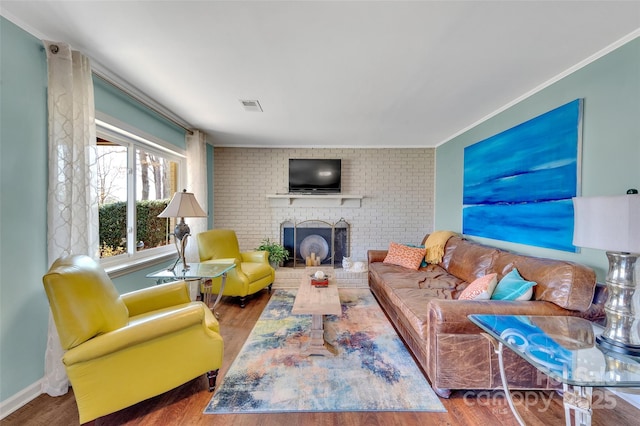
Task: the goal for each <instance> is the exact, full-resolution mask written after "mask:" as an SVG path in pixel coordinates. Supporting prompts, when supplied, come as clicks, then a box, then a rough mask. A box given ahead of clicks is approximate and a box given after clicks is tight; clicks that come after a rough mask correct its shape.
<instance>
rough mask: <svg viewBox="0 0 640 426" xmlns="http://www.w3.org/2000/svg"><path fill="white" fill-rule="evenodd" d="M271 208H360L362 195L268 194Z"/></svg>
mask: <svg viewBox="0 0 640 426" xmlns="http://www.w3.org/2000/svg"><path fill="white" fill-rule="evenodd" d="M267 198H268V199H269V203H270V204H271V207H356V208H357V207H360V206H361V204H362V199H363V198H364V196H363V195H348V194H269V195H267Z"/></svg>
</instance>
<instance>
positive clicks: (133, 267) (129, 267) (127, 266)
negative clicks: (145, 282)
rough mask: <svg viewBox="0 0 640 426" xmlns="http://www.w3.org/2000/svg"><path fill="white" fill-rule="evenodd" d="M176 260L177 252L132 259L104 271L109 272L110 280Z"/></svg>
mask: <svg viewBox="0 0 640 426" xmlns="http://www.w3.org/2000/svg"><path fill="white" fill-rule="evenodd" d="M175 259H176V253H175V251H174V252H167V253H162V254H158V255H155V256H149V257H142V258H136V259H131V260H129V261H126V262H121V263H118V264H116V265H109V266H105V267H104V270H105V271H106V272H107V275H109V278H118V277H122V276H124V275H128V274H131V273H133V272H137V271H141V270H143V269H146V268H150V267H152V266H156V265H160V264H163V263H166V262H169V261H170V260H175Z"/></svg>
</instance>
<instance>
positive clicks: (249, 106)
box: [240, 99, 262, 112]
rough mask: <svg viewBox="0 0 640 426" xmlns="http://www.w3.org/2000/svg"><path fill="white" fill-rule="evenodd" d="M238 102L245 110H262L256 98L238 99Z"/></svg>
mask: <svg viewBox="0 0 640 426" xmlns="http://www.w3.org/2000/svg"><path fill="white" fill-rule="evenodd" d="M240 103H241V104H242V107H243V108H244V110H245V111H252V112H262V107H261V106H260V102H258V101H257V100H248V99H240Z"/></svg>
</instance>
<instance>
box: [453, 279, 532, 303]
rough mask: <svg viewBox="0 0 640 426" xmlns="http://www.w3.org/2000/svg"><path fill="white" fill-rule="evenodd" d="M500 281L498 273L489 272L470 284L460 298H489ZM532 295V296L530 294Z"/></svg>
mask: <svg viewBox="0 0 640 426" xmlns="http://www.w3.org/2000/svg"><path fill="white" fill-rule="evenodd" d="M497 283H498V274H496V273H493V274H488V275H485V276H484V277H480V278H476V280H475V281H474V282H472V283H471V284H469V286H468V287H467V288H465V289H464V290H463V291H462V293H460V297H458V299H460V300H489V299H491V295H492V294H493V291H494V290H495V288H496V284H497ZM529 297H531V296H529Z"/></svg>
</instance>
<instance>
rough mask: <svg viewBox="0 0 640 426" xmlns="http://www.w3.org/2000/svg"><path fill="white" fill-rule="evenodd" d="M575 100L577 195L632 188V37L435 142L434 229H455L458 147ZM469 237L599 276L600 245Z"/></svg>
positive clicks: (635, 89)
mask: <svg viewBox="0 0 640 426" xmlns="http://www.w3.org/2000/svg"><path fill="white" fill-rule="evenodd" d="M497 84H499V82H498V83H497ZM576 98H584V115H583V140H582V143H583V145H582V155H583V157H582V195H584V196H593V195H619V194H624V193H625V192H626V191H627V189H629V188H637V189H640V167H639V164H640V39H635V40H634V41H631V42H629V43H627V44H625V45H623V46H622V47H620V48H618V49H616V50H614V51H612V52H611V53H609V54H607V55H605V56H604V57H602V58H600V59H598V60H596V61H594V62H592V63H591V64H589V65H587V66H585V67H583V68H581V69H580V70H578V71H576V72H575V73H572V74H570V75H569V76H567V77H565V78H563V79H561V80H560V81H558V82H556V83H554V84H552V85H551V86H549V87H547V88H545V89H544V90H542V91H540V92H538V93H536V94H535V95H533V96H531V97H529V98H527V99H525V100H523V101H522V102H519V103H518V104H516V105H514V106H513V107H511V108H509V109H507V110H506V111H504V112H502V113H500V114H499V115H497V116H495V117H493V118H491V119H489V120H487V121H485V122H483V123H482V124H480V125H478V126H476V127H474V128H472V129H470V130H468V131H467V132H465V133H464V134H462V135H460V136H458V137H456V138H454V139H452V140H451V141H449V142H447V143H445V144H443V145H441V146H440V147H438V148H437V149H436V214H435V229H449V230H454V231H457V232H461V230H462V184H463V159H464V148H465V147H466V146H469V145H472V144H474V143H476V142H478V141H481V140H483V139H485V138H487V137H489V136H492V135H494V134H496V133H499V132H501V131H503V130H506V129H509V128H511V127H513V126H515V125H518V124H520V123H522V122H524V121H526V120H528V119H530V118H533V117H535V116H538V115H540V114H542V113H544V112H547V111H549V110H551V109H553V108H556V107H558V106H560V105H563V104H565V103H566V102H569V101H572V100H574V99H576ZM502 155H509V153H508V152H505V153H502ZM487 167H491V164H487ZM469 238H471V239H474V240H477V241H481V242H484V243H487V244H491V245H495V246H499V247H503V248H506V249H510V250H513V251H516V252H520V253H525V254H531V255H534V256H544V257H552V258H557V259H564V260H572V261H576V262H580V263H583V264H586V265H589V266H591V267H593V268H594V269H595V270H596V272H597V275H598V280H599V281H603V280H604V276H605V274H606V270H607V259H606V257H605V254H604V252H603V251H600V250H591V249H582V250H581V252H580V253H568V252H563V251H557V250H548V249H542V248H537V247H532V246H525V245H519V244H512V243H506V242H503V241H496V240H490V239H486V238H477V237H473V236H470V237H469Z"/></svg>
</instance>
